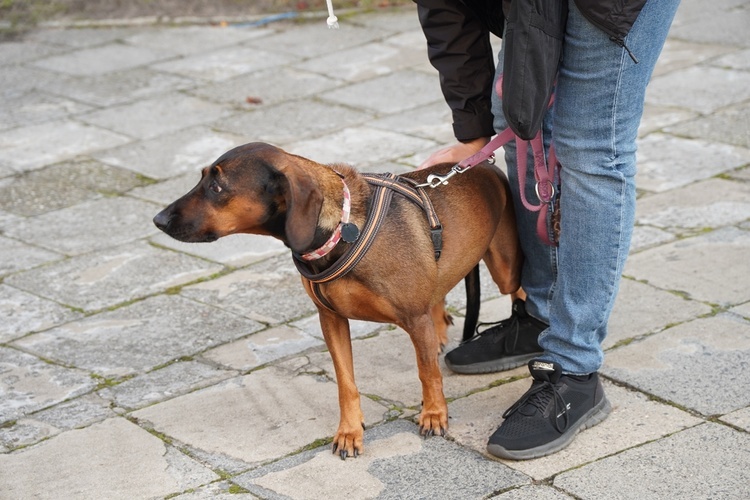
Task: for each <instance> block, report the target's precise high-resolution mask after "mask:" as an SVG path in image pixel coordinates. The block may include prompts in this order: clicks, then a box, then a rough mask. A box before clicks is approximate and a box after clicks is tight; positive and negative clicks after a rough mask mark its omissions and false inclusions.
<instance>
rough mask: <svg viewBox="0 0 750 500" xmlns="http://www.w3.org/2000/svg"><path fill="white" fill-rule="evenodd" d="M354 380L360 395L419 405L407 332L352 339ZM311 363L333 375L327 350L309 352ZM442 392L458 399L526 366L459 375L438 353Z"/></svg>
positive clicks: (523, 372)
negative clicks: (508, 369) (441, 375)
mask: <svg viewBox="0 0 750 500" xmlns="http://www.w3.org/2000/svg"><path fill="white" fill-rule="evenodd" d="M352 349H353V351H354V370H355V374H356V378H355V381H356V383H357V387H358V388H359V391H360V393H361V394H370V395H375V396H377V397H378V398H379V399H383V400H385V401H389V402H391V403H392V404H395V405H397V406H398V407H400V408H402V409H403V408H404V407H412V408H414V407H416V408H419V406H420V404H421V401H422V385H421V383H420V381H419V374H418V371H417V361H416V354H415V353H414V346H413V344H412V342H411V339H410V338H409V335H408V334H407V333H406V332H405V331H403V330H401V329H400V328H394V329H392V330H386V331H381V332H380V333H379V334H378V335H377V336H374V337H371V338H364V339H360V340H355V341H354V342H353V343H352ZM308 359H309V360H310V363H311V364H312V365H314V366H315V367H316V368H318V369H320V370H323V371H324V372H325V373H326V374H328V376H329V377H331V378H335V372H334V369H333V362H332V361H331V355H330V354H329V353H327V352H322V353H311V354H309V355H308ZM441 371H442V374H443V393H444V394H445V397H446V398H457V397H462V396H466V395H467V394H469V393H471V392H473V391H476V390H480V389H483V388H486V387H489V386H491V385H493V384H497V383H500V382H502V381H505V380H508V379H512V378H514V377H521V376H527V375H528V370H527V369H526V367H525V366H524V367H522V368H518V369H515V370H510V371H506V372H502V373H490V374H484V375H459V374H457V373H453V372H451V371H450V370H449V369H448V368H446V367H445V365H444V363H443V361H442V356H441Z"/></svg>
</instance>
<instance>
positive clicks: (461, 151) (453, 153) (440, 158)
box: [419, 137, 490, 169]
mask: <svg viewBox="0 0 750 500" xmlns="http://www.w3.org/2000/svg"><path fill="white" fill-rule="evenodd" d="M488 142H490V138H489V137H479V138H478V139H474V140H471V141H466V142H457V143H456V144H453V145H451V146H447V147H444V148H442V149H439V150H437V151H435V152H434V153H432V154H431V155H430V156H428V157H427V159H426V160H425V161H423V162H422V164H421V165H419V169H423V168H427V167H431V166H432V165H437V164H439V163H458V162H460V161H461V160H465V159H466V158H468V157H469V156H471V155H473V154H474V153H476V152H478V151H479V150H480V149H482V148H483V147H484V146H485V145H486V144H487V143H488Z"/></svg>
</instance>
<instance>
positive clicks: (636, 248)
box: [630, 226, 677, 254]
mask: <svg viewBox="0 0 750 500" xmlns="http://www.w3.org/2000/svg"><path fill="white" fill-rule="evenodd" d="M676 239H677V235H675V234H673V233H670V232H669V231H664V230H663V229H659V228H656V227H650V226H635V227H634V228H633V236H632V237H631V240H630V253H631V254H633V253H636V252H640V251H642V250H645V249H647V248H652V247H655V246H658V245H662V244H664V243H669V242H670V241H674V240H676Z"/></svg>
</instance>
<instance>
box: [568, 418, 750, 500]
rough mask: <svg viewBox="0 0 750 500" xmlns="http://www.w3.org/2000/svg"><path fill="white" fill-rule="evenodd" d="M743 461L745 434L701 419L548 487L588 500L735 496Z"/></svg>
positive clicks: (743, 488)
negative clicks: (691, 427) (590, 499)
mask: <svg viewBox="0 0 750 500" xmlns="http://www.w3.org/2000/svg"><path fill="white" fill-rule="evenodd" d="M748 460H750V436H748V435H747V434H746V433H739V432H734V431H732V430H731V429H729V428H727V427H724V426H721V425H716V424H711V423H707V424H703V425H700V426H698V427H695V428H693V429H687V430H685V431H682V432H679V433H677V434H674V435H672V436H669V437H667V438H665V439H662V440H659V441H656V442H653V443H649V444H647V445H645V446H642V447H639V448H633V449H632V450H627V451H625V452H623V453H620V454H618V455H615V456H613V457H610V458H607V459H604V460H602V461H599V462H595V463H593V464H589V465H587V466H586V467H582V468H580V469H577V470H574V471H571V472H568V473H565V474H561V475H560V476H558V477H556V478H555V481H554V485H555V486H557V487H559V488H563V489H564V490H567V491H570V492H571V493H573V494H574V495H576V496H577V497H579V498H592V499H596V498H602V499H605V498H606V499H614V498H617V499H620V498H664V497H667V496H670V497H671V496H684V497H690V498H741V497H743V496H745V494H746V493H747V468H746V467H745V465H746V464H747V463H748ZM604 478H606V488H605V487H603V485H602V480H603V479H604ZM636 478H637V480H634V479H636Z"/></svg>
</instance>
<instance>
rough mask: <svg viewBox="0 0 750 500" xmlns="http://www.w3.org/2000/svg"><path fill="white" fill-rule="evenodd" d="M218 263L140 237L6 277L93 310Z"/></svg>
mask: <svg viewBox="0 0 750 500" xmlns="http://www.w3.org/2000/svg"><path fill="white" fill-rule="evenodd" d="M221 270H223V266H221V265H219V264H215V263H212V262H208V261H206V260H203V259H197V258H195V257H191V256H189V255H186V254H183V253H178V252H165V251H163V250H161V249H158V248H155V247H153V246H152V245H149V244H148V243H147V242H144V241H136V242H133V243H130V244H126V245H119V246H117V247H112V248H108V249H105V250H100V251H97V252H93V253H88V254H85V255H81V256H78V257H73V258H71V259H66V260H63V261H60V262H56V263H54V264H50V265H48V266H44V267H42V268H37V269H33V270H31V271H26V272H22V273H18V274H15V275H13V276H11V277H9V278H6V282H7V283H8V284H10V285H13V286H16V287H18V288H21V289H24V290H27V291H29V292H33V293H35V294H37V295H41V296H43V297H46V298H48V299H52V300H55V301H57V302H59V303H64V304H66V305H68V306H71V307H74V308H76V309H79V310H82V311H84V312H93V311H96V310H100V309H105V308H108V307H112V306H115V305H117V304H122V303H124V302H130V301H133V300H136V299H140V298H143V297H146V296H148V295H153V294H156V293H160V292H164V291H165V290H168V289H170V288H172V287H176V286H180V285H184V284H186V283H189V282H192V281H195V280H198V279H200V278H204V277H207V276H210V275H212V274H215V273H217V272H219V271H221Z"/></svg>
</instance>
